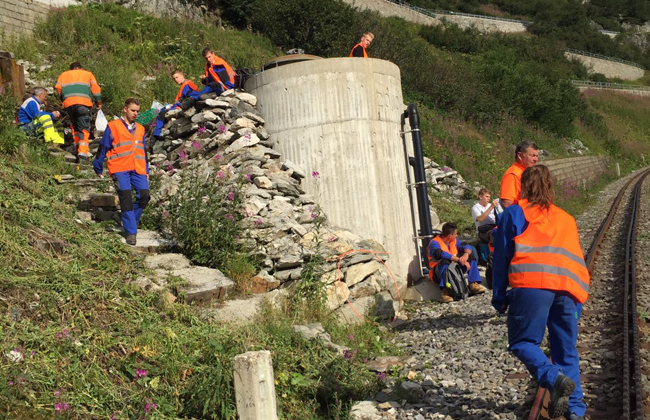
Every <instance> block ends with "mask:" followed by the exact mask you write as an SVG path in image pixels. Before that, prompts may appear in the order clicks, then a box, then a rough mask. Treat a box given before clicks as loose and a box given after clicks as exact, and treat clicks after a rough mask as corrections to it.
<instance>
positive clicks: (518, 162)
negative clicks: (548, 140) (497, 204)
mask: <svg viewBox="0 0 650 420" xmlns="http://www.w3.org/2000/svg"><path fill="white" fill-rule="evenodd" d="M538 159H539V147H537V145H536V144H535V142H533V141H530V140H522V141H520V142H519V144H518V145H517V147H516V148H515V163H513V164H512V165H511V166H510V167H509V168H508V169H507V170H506V172H505V173H504V174H503V177H502V178H501V192H500V193H499V198H500V199H501V207H503V208H504V209H505V208H507V207H508V206H509V205H511V204H516V203H517V200H519V198H520V197H521V174H522V173H523V172H524V170H525V169H526V168H530V167H531V166H535V165H536V164H537V160H538Z"/></svg>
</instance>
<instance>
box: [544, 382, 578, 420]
mask: <svg viewBox="0 0 650 420" xmlns="http://www.w3.org/2000/svg"><path fill="white" fill-rule="evenodd" d="M574 389H576V384H575V382H573V380H572V379H571V378H569V377H568V376H566V375H564V374H562V373H560V374H559V375H557V379H556V380H555V384H553V389H551V402H550V403H549V404H548V414H549V416H550V418H552V419H554V418H557V417H562V416H564V413H566V412H567V409H568V408H569V395H571V394H572V393H573V390H574Z"/></svg>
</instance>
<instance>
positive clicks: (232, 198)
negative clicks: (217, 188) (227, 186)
mask: <svg viewBox="0 0 650 420" xmlns="http://www.w3.org/2000/svg"><path fill="white" fill-rule="evenodd" d="M226 200H228V201H235V193H234V192H232V191H230V192H229V193H228V195H226Z"/></svg>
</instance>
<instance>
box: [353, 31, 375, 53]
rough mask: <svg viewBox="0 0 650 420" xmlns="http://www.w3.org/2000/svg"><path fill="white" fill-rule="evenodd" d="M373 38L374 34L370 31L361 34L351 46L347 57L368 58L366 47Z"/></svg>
mask: <svg viewBox="0 0 650 420" xmlns="http://www.w3.org/2000/svg"><path fill="white" fill-rule="evenodd" d="M373 39H375V36H374V35H373V34H372V33H371V32H366V33H365V34H363V35H361V39H360V40H359V43H358V44H357V45H355V46H354V47H353V48H352V50H351V51H350V55H349V56H348V57H359V58H368V52H367V51H366V48H368V47H369V46H370V43H371V42H372V40H373Z"/></svg>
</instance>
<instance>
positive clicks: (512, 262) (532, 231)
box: [492, 165, 589, 420]
mask: <svg viewBox="0 0 650 420" xmlns="http://www.w3.org/2000/svg"><path fill="white" fill-rule="evenodd" d="M521 197H522V198H521V200H519V202H518V203H516V204H513V205H511V206H509V207H508V208H507V209H506V210H505V212H504V213H503V214H502V215H501V216H500V218H499V221H498V226H497V229H496V232H495V235H494V266H493V287H494V292H493V295H492V306H494V308H495V309H496V310H497V311H499V312H500V313H505V312H506V311H507V312H508V321H507V322H508V350H509V351H511V352H512V353H513V354H514V355H515V356H517V358H518V359H519V360H521V361H522V363H524V365H526V368H527V369H528V371H529V372H530V374H531V375H532V376H533V377H534V378H535V379H536V380H537V382H538V384H539V385H540V386H541V387H543V388H546V389H548V390H550V392H551V402H550V405H549V414H550V416H551V418H556V417H561V416H564V417H565V418H566V419H570V420H583V419H584V415H585V411H586V405H585V404H584V402H582V387H581V386H580V367H579V357H578V351H577V349H576V341H577V338H578V319H579V318H580V312H581V310H582V304H583V303H584V302H585V301H586V300H587V296H588V293H589V272H588V271H587V268H586V266H585V262H584V256H583V254H582V248H581V247H580V239H579V237H578V228H577V226H576V223H575V220H574V218H573V217H571V216H570V215H569V214H568V213H566V212H565V211H564V210H562V209H560V208H559V207H557V206H555V205H554V204H553V200H554V199H555V191H554V189H553V180H552V178H551V174H550V172H549V170H548V168H547V167H546V166H544V165H537V166H532V167H530V168H527V169H526V170H525V171H524V173H523V174H522V177H521ZM508 286H510V289H509V290H507V289H508ZM506 290H507V291H506ZM547 327H548V335H549V343H550V347H551V359H552V362H551V359H549V358H548V357H547V356H546V354H544V352H543V351H542V349H540V348H539V346H540V344H541V342H542V340H543V338H544V333H545V332H546V328H547Z"/></svg>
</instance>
